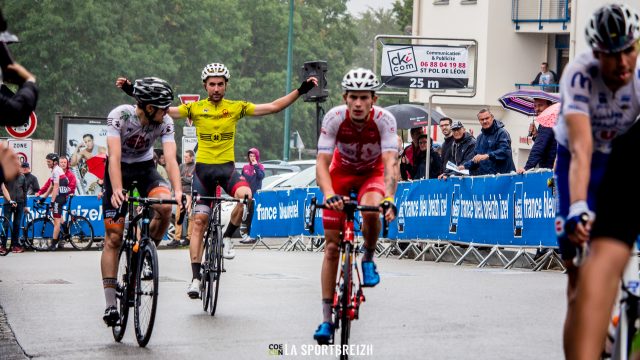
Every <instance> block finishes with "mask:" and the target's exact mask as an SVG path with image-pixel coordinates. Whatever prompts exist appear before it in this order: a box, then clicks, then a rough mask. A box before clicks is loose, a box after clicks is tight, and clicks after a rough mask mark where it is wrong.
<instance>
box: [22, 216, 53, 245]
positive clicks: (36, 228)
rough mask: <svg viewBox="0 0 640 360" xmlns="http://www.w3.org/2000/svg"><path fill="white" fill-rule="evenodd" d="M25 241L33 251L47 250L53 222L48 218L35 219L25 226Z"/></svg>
mask: <svg viewBox="0 0 640 360" xmlns="http://www.w3.org/2000/svg"><path fill="white" fill-rule="evenodd" d="M25 231H26V235H25V239H26V241H27V243H28V244H29V247H31V248H32V249H34V250H41V251H44V250H48V249H49V239H51V237H52V236H53V222H52V221H51V220H49V218H46V217H44V218H37V219H35V220H33V221H32V222H30V223H29V224H28V225H27V229H26V230H25Z"/></svg>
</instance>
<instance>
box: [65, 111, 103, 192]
mask: <svg viewBox="0 0 640 360" xmlns="http://www.w3.org/2000/svg"><path fill="white" fill-rule="evenodd" d="M62 139H63V140H64V144H62V149H63V154H64V155H67V157H68V158H69V168H70V170H71V172H72V173H73V174H74V175H75V176H76V184H77V187H76V194H78V195H96V194H98V193H99V192H100V191H101V190H102V188H101V187H100V186H99V185H100V184H101V183H102V179H103V178H104V169H105V160H106V156H107V119H106V118H78V117H73V118H63V122H62Z"/></svg>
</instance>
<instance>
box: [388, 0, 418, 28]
mask: <svg viewBox="0 0 640 360" xmlns="http://www.w3.org/2000/svg"><path fill="white" fill-rule="evenodd" d="M392 11H393V14H394V16H395V18H396V23H397V24H398V27H397V30H398V31H400V32H401V33H403V34H404V33H405V29H406V28H407V26H411V24H412V23H413V0H396V1H394V2H393V10H392ZM408 35H410V34H408Z"/></svg>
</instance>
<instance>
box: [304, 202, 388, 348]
mask: <svg viewBox="0 0 640 360" xmlns="http://www.w3.org/2000/svg"><path fill="white" fill-rule="evenodd" d="M316 201H317V200H316V198H315V197H314V198H312V199H311V204H310V217H309V222H308V223H306V224H305V227H306V228H307V230H308V231H309V232H310V233H311V234H313V233H314V230H315V226H314V224H315V216H316V215H315V214H316V209H317V208H321V209H327V208H328V207H327V206H326V204H316ZM343 202H344V207H343V210H342V211H343V212H344V213H345V220H344V222H343V226H342V233H341V234H340V259H341V260H340V263H341V266H340V272H339V273H338V277H337V279H336V291H335V292H334V294H333V309H334V331H335V329H338V328H340V329H341V345H343V346H344V345H348V343H349V335H350V328H351V325H350V323H351V321H353V320H357V319H358V318H359V311H360V304H362V303H363V302H364V301H365V297H364V293H363V291H362V278H361V276H360V272H359V271H358V266H357V261H356V260H355V259H356V258H357V255H358V253H357V251H356V240H355V213H356V211H360V212H363V211H365V212H380V207H378V206H365V205H358V203H357V202H356V199H355V195H354V194H351V196H350V197H349V199H348V200H347V199H346V198H345V199H344V200H343ZM383 210H384V209H383ZM382 219H383V231H382V233H383V237H386V236H387V233H388V230H389V223H388V222H387V221H386V219H385V218H384V216H383V218H382ZM353 270H355V273H356V276H357V277H356V279H357V283H356V282H355V281H354V276H353V272H354V271H353ZM330 342H331V343H333V342H334V339H332V341H330Z"/></svg>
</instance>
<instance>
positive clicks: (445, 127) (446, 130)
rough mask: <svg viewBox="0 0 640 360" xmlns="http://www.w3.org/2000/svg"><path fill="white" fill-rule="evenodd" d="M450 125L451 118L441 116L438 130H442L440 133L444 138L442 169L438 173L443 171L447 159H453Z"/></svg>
mask: <svg viewBox="0 0 640 360" xmlns="http://www.w3.org/2000/svg"><path fill="white" fill-rule="evenodd" d="M457 122H459V121H457ZM451 125H453V120H451V118H448V117H443V118H441V119H440V131H442V135H443V136H444V140H443V141H442V170H440V173H443V172H444V171H445V168H446V166H447V161H452V160H453V159H452V157H453V154H452V152H451V149H452V147H453V131H452V130H453V128H452V127H451ZM429 173H431V172H429Z"/></svg>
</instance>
